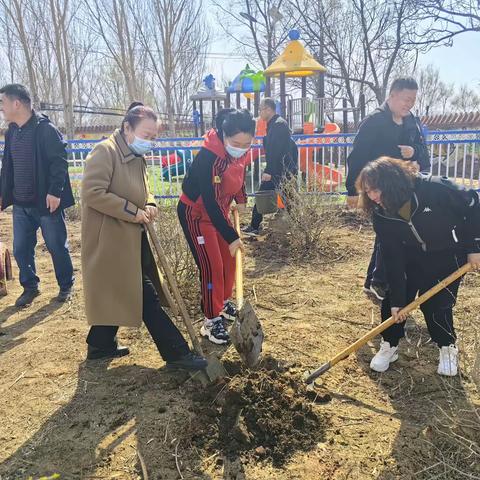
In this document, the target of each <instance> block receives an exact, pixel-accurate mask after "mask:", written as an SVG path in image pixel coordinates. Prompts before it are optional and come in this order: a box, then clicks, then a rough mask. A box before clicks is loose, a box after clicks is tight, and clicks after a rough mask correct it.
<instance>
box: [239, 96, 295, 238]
mask: <svg viewBox="0 0 480 480" xmlns="http://www.w3.org/2000/svg"><path fill="white" fill-rule="evenodd" d="M260 117H261V118H262V120H265V121H266V122H267V135H266V136H265V137H264V139H263V147H264V150H265V160H266V162H267V166H266V168H265V170H264V172H263V174H262V183H261V184H260V188H259V190H260V191H265V190H279V189H280V188H281V183H282V181H284V180H285V179H288V178H289V177H291V175H294V174H295V173H296V172H297V158H298V153H297V152H298V150H297V146H296V144H295V142H294V141H293V139H292V133H291V131H290V128H289V126H288V123H287V121H286V120H285V119H284V118H282V117H281V116H280V115H278V114H277V113H276V105H275V101H274V100H272V99H271V98H264V99H263V100H262V102H261V103H260ZM262 220H263V216H262V215H261V214H260V213H259V212H258V210H257V207H256V206H255V207H254V208H253V213H252V221H251V223H250V225H248V226H247V227H245V228H244V229H243V233H245V234H246V235H249V236H257V235H258V234H259V231H260V225H261V224H262Z"/></svg>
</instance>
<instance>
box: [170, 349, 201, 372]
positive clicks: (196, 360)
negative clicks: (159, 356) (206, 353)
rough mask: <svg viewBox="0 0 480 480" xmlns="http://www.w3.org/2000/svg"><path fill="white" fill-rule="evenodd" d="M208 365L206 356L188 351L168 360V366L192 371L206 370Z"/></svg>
mask: <svg viewBox="0 0 480 480" xmlns="http://www.w3.org/2000/svg"><path fill="white" fill-rule="evenodd" d="M207 365H208V363H207V360H206V359H205V358H203V357H201V356H200V355H197V354H196V353H193V352H188V353H187V354H185V355H183V356H182V357H180V358H179V359H177V360H172V361H170V362H167V368H171V369H175V368H179V369H182V370H190V371H196V370H204V369H205V368H207Z"/></svg>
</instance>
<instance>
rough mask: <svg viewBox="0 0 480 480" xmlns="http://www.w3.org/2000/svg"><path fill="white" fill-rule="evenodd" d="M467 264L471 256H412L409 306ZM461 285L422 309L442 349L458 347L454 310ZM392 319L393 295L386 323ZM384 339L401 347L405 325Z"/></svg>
mask: <svg viewBox="0 0 480 480" xmlns="http://www.w3.org/2000/svg"><path fill="white" fill-rule="evenodd" d="M466 262H467V255H466V253H465V252H461V251H441V252H433V253H423V252H418V253H414V254H410V255H409V259H408V263H407V271H406V276H407V299H406V300H407V303H410V302H412V301H413V300H414V299H415V297H416V296H417V294H419V295H422V294H423V293H425V292H426V291H427V290H429V289H430V288H432V287H433V286H435V285H436V284H437V283H438V282H440V281H441V280H443V279H444V278H446V277H448V275H450V274H451V273H453V272H454V271H455V270H457V269H458V268H460V267H461V266H462V265H464V264H465V263H466ZM460 283H461V279H459V280H457V281H455V282H453V283H452V284H451V285H450V286H449V287H447V288H444V289H443V290H441V291H440V292H438V293H437V294H436V295H435V296H434V297H432V298H431V299H430V300H428V301H427V302H425V303H424V304H423V305H422V306H421V307H420V309H421V310H422V313H423V316H424V318H425V321H426V323H427V328H428V332H429V333H430V337H431V338H432V340H433V341H434V342H435V343H436V344H437V345H438V346H439V347H445V346H448V345H450V344H452V343H453V344H454V343H455V340H456V335H455V329H454V326H453V307H454V306H455V303H456V300H457V294H458V288H459V286H460ZM396 306H398V305H393V307H396ZM390 316H391V304H390V298H389V292H387V296H386V298H385V300H384V301H383V302H382V321H385V320H387V319H388V318H389V317H390ZM382 336H383V338H384V340H386V341H387V342H389V343H390V345H391V346H397V345H398V342H399V340H400V339H401V338H402V337H404V336H405V322H403V323H397V324H395V325H392V326H391V327H390V328H387V330H385V331H384V332H383V333H382Z"/></svg>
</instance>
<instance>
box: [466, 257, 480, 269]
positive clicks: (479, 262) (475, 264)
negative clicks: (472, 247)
mask: <svg viewBox="0 0 480 480" xmlns="http://www.w3.org/2000/svg"><path fill="white" fill-rule="evenodd" d="M468 263H469V264H470V265H471V266H472V270H476V271H477V272H478V271H480V253H469V254H468Z"/></svg>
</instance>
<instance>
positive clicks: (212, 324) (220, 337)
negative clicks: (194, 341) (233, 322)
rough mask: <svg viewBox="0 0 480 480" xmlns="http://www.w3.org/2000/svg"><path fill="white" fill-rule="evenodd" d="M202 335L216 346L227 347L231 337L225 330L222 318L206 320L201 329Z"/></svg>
mask: <svg viewBox="0 0 480 480" xmlns="http://www.w3.org/2000/svg"><path fill="white" fill-rule="evenodd" d="M200 334H201V335H202V337H206V338H208V339H209V340H210V341H211V342H212V343H215V344H216V345H225V344H226V343H228V342H229V341H230V336H229V335H228V332H227V330H226V329H225V325H224V324H223V318H222V317H216V318H212V319H206V320H205V322H204V323H203V325H202V328H201V329H200Z"/></svg>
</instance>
